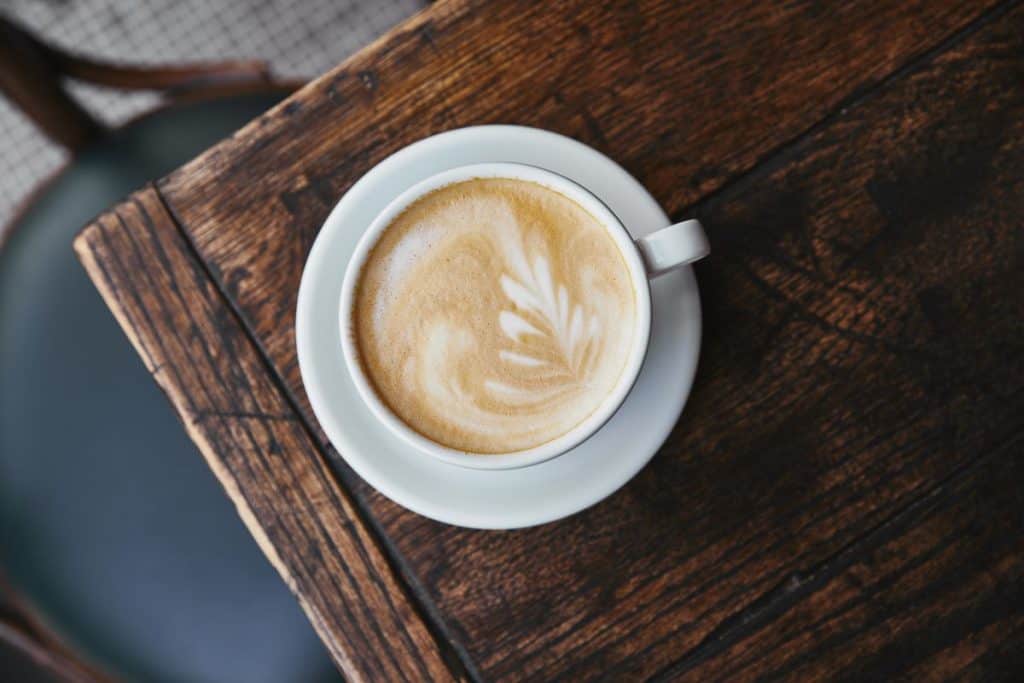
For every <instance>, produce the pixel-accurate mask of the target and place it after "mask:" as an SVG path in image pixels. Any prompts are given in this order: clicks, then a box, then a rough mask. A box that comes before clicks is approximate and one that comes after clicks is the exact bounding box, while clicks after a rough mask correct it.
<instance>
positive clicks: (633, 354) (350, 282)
mask: <svg viewBox="0 0 1024 683" xmlns="http://www.w3.org/2000/svg"><path fill="white" fill-rule="evenodd" d="M477 178H509V179H513V180H524V181H528V182H535V183H537V184H539V185H542V186H545V187H547V188H549V189H551V190H553V191H555V192H558V193H560V194H563V195H565V196H567V197H569V198H570V199H572V200H573V201H576V202H577V203H578V204H580V205H581V206H582V207H583V208H584V209H585V210H586V211H587V212H589V213H590V214H591V215H593V216H594V217H595V218H597V219H598V221H599V222H600V223H601V224H602V225H603V226H604V228H605V229H606V230H607V231H608V233H609V235H610V236H611V237H612V239H613V240H614V241H615V243H616V245H617V246H618V247H619V252H620V253H621V254H622V257H623V259H624V260H625V261H626V265H627V269H628V270H629V273H630V278H631V281H632V284H633V291H634V295H635V298H636V319H635V321H636V324H635V326H634V331H633V332H634V341H633V345H632V348H631V349H630V355H629V358H627V360H626V365H625V366H624V367H623V370H622V373H621V374H620V376H619V380H618V382H617V383H616V385H615V388H614V389H613V390H612V391H611V392H609V394H608V395H607V396H605V397H604V399H603V400H602V401H601V403H600V404H599V405H598V407H597V409H595V410H594V411H593V412H592V413H591V414H590V415H589V416H587V417H586V418H585V419H584V420H583V421H582V422H580V423H579V424H577V425H576V426H575V427H573V428H572V429H570V430H569V431H567V432H565V433H564V434H562V435H560V436H558V437H557V438H555V439H552V440H551V441H546V442H544V443H542V444H540V445H538V446H533V447H531V448H527V449H522V450H517V451H508V452H503V453H478V452H473V451H465V450H460V449H456V448H452V447H450V446H445V445H443V444H440V443H438V442H436V441H434V440H432V439H430V438H428V437H426V436H424V435H422V434H420V433H419V432H417V431H416V430H415V429H413V428H412V427H411V426H409V425H408V424H406V422H405V421H404V420H402V418H400V417H399V416H398V415H396V414H395V413H394V412H393V411H392V410H391V409H390V408H389V407H388V406H387V405H386V404H385V403H384V401H383V400H382V399H381V398H380V397H379V396H378V395H377V392H376V390H375V389H374V388H373V385H372V382H371V381H370V379H369V378H368V377H367V376H366V373H365V371H364V369H363V366H362V363H361V362H360V360H359V356H358V351H357V348H356V342H355V332H354V329H353V327H354V326H353V316H352V315H351V312H352V310H353V308H354V297H355V290H356V285H357V284H358V281H359V276H360V275H361V273H362V270H363V267H364V266H365V264H366V260H367V258H368V256H369V253H370V251H371V250H372V249H373V247H374V246H375V245H376V244H377V242H378V240H379V239H380V236H381V235H382V234H383V232H384V231H385V229H386V228H387V227H388V226H389V225H390V224H391V223H392V221H393V220H394V219H395V218H397V217H398V216H399V215H400V214H401V213H402V212H403V211H404V210H405V209H406V208H408V207H409V206H410V205H411V204H412V203H413V202H415V201H417V200H418V199H420V198H421V197H423V196H425V195H427V194H429V193H430V192H433V191H435V190H439V189H441V188H443V187H446V186H448V185H452V184H455V183H459V182H465V181H468V180H473V179H477ZM338 303H339V307H338V320H339V325H340V331H341V346H342V353H343V356H344V360H345V366H346V368H347V369H348V371H349V376H350V377H351V378H352V380H353V383H354V384H355V386H356V389H357V391H358V393H359V395H360V397H361V398H362V400H363V402H364V403H365V404H366V405H367V406H368V407H369V408H370V412H372V413H373V415H374V416H375V417H376V418H377V419H378V420H380V421H381V422H382V423H383V424H384V425H385V426H386V427H387V428H388V429H389V430H390V431H391V432H392V433H393V434H395V435H396V436H398V437H399V438H400V439H402V440H403V441H405V442H406V443H407V444H409V445H411V446H413V447H415V448H416V449H417V450H419V451H420V452H423V453H425V454H427V455H430V456H432V457H435V458H437V459H438V460H441V461H442V462H446V463H448V464H451V465H457V466H459V467H465V468H469V469H477V470H502V469H518V468H522V467H529V466H531V465H536V464H539V463H542V462H545V461H547V460H550V459H552V458H555V457H558V456H559V455H562V454H563V453H566V452H568V451H570V450H572V449H573V448H575V447H576V446H578V445H580V444H581V443H583V442H584V441H586V440H587V439H589V438H590V437H591V436H593V435H594V434H595V433H597V432H598V431H599V430H600V429H601V427H603V426H604V424H605V423H607V422H608V420H610V419H611V418H612V416H613V415H614V414H615V413H616V411H618V409H619V408H620V407H621V405H622V403H623V402H624V401H625V399H626V397H627V396H628V395H629V393H630V391H631V390H632V388H633V386H634V384H635V383H636V380H637V378H638V377H639V375H640V370H641V368H642V366H643V362H644V359H645V358H646V355H647V349H648V346H649V343H650V335H651V291H650V282H649V279H648V275H647V270H646V268H645V267H644V264H643V260H642V258H641V256H640V252H639V250H638V248H637V246H636V244H635V242H634V241H633V238H632V237H631V236H630V234H629V232H628V231H627V229H626V227H625V226H624V225H623V223H622V221H621V220H619V218H618V216H616V215H615V213H614V212H613V211H612V210H611V209H610V208H609V207H608V206H607V205H606V204H605V203H604V202H603V201H601V200H600V199H599V198H598V197H597V196H596V195H594V194H593V193H592V192H590V191H589V190H588V189H586V188H585V187H583V186H582V185H580V184H579V183H577V182H576V181H574V180H572V179H570V178H567V177H566V176H563V175H561V174H559V173H555V172H554V171H550V170H548V169H545V168H541V167H539V166H533V165H530V164H523V163H517V162H493V163H477V164H469V165H465V166H458V167H456V168H452V169H448V170H446V171H442V172H440V173H436V174H434V175H432V176H430V177H428V178H425V179H423V180H421V181H419V182H417V183H415V184H413V185H412V186H411V187H409V188H407V189H406V190H404V191H403V192H401V193H400V194H399V195H398V196H397V197H395V198H394V199H392V200H391V201H390V202H389V203H388V204H387V206H385V207H384V209H383V210H382V211H381V212H380V213H378V214H377V216H376V217H375V218H374V219H373V221H372V222H371V223H370V225H369V227H368V228H367V229H366V230H365V231H364V232H363V234H362V235H361V236H360V238H359V241H358V242H357V244H356V247H355V250H354V251H353V253H352V256H351V258H350V259H349V262H348V264H347V265H346V267H345V275H344V279H343V281H342V287H341V296H340V297H339V302H338Z"/></svg>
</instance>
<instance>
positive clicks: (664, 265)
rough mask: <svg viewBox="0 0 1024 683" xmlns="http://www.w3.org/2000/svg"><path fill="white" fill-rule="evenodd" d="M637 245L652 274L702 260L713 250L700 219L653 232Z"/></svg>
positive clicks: (649, 274) (650, 275) (654, 275)
mask: <svg viewBox="0 0 1024 683" xmlns="http://www.w3.org/2000/svg"><path fill="white" fill-rule="evenodd" d="M636 246H637V248H639V249H640V254H641V255H642V256H643V261H644V266H645V267H646V268H647V277H650V278H653V277H657V276H659V275H661V274H662V273H666V272H668V271H670V270H672V269H673V268H678V267H679V266H685V265H686V264H687V263H693V262H694V261H699V260H700V259H702V258H704V257H705V256H707V255H708V254H710V253H711V247H710V245H709V244H708V238H707V235H705V234H704V226H702V225H701V224H700V221H698V220H688V221H683V222H682V223H676V224H675V225H670V226H668V227H667V228H662V229H661V230H657V231H655V232H652V233H651V234H650V235H647V236H646V237H641V238H640V239H638V240H636Z"/></svg>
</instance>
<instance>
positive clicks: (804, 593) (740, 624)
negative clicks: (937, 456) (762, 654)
mask: <svg viewBox="0 0 1024 683" xmlns="http://www.w3.org/2000/svg"><path fill="white" fill-rule="evenodd" d="M1022 443H1024V432H1020V433H1017V434H1015V435H1012V436H1011V437H1010V438H1009V439H1008V440H1007V441H1006V442H1004V443H1003V444H1002V445H1001V446H998V447H996V448H995V449H993V450H992V451H990V452H989V453H987V454H985V455H982V456H980V457H978V458H975V459H974V460H972V461H970V462H968V463H965V464H963V465H961V466H960V467H958V468H957V469H955V470H953V471H952V472H951V473H950V474H949V475H947V476H946V477H945V478H944V479H942V480H941V481H940V482H938V483H937V484H935V485H933V486H932V487H930V488H929V489H928V490H927V491H925V492H923V493H921V494H919V495H918V496H917V497H915V498H914V499H913V500H911V501H910V502H908V503H907V504H906V505H904V506H903V507H901V508H900V509H898V510H896V511H895V512H893V513H892V514H891V515H889V516H888V517H886V518H885V519H884V520H882V521H881V522H879V523H878V524H876V525H875V526H874V527H872V528H870V529H868V530H867V531H865V532H864V533H863V534H861V535H860V536H857V537H856V538H854V539H852V540H850V542H849V543H847V544H846V545H844V546H843V547H842V548H840V549H839V550H837V551H836V552H835V553H833V554H832V555H830V556H828V557H826V558H824V559H823V560H821V561H820V562H818V563H816V564H814V565H812V566H810V567H807V568H806V569H802V570H798V571H794V572H791V573H790V574H789V576H787V577H786V578H785V579H784V580H783V581H781V582H780V583H779V584H777V585H776V586H775V587H774V588H772V589H771V590H769V591H767V592H765V593H764V594H763V595H761V596H760V597H759V598H757V599H756V600H754V601H753V602H751V603H750V604H748V605H747V606H746V607H745V608H744V609H742V610H740V611H739V612H737V613H736V614H733V615H732V616H730V617H728V618H726V619H725V620H723V621H722V622H721V623H720V624H719V625H718V626H717V627H716V628H715V629H714V630H712V631H711V632H710V633H708V634H707V635H706V636H705V637H704V638H703V639H702V640H701V642H700V643H698V644H697V646H696V647H694V648H693V649H691V650H690V651H689V652H688V653H687V654H686V655H685V656H684V657H682V658H681V659H679V660H677V661H676V662H674V663H672V664H671V665H669V666H668V667H666V668H664V669H662V670H661V671H659V672H657V673H656V674H654V675H653V676H651V677H650V678H649V679H648V680H649V681H652V682H659V681H668V680H672V679H674V678H676V677H678V676H680V675H682V674H684V673H686V672H687V671H689V670H691V669H693V668H694V667H696V666H698V665H699V664H701V663H702V662H704V661H705V660H707V659H710V658H711V657H713V656H715V655H717V654H719V653H720V652H722V651H724V650H725V649H727V648H728V647H729V646H731V645H733V644H735V643H737V642H739V641H741V640H744V639H745V638H747V637H749V636H751V635H752V634H754V633H756V632H757V631H759V630H760V629H762V628H764V627H765V626H767V625H768V624H770V623H771V622H773V621H774V620H775V619H777V618H778V617H780V616H781V615H782V614H784V613H785V612H786V611H788V610H789V609H790V608H791V607H793V606H794V605H796V604H798V603H799V602H801V601H802V600H804V599H805V598H807V597H808V596H809V595H811V594H813V593H814V592H815V591H816V590H818V589H819V588H821V587H822V586H824V585H825V584H826V583H828V582H829V581H830V580H831V579H833V578H835V577H836V576H837V575H839V574H840V573H842V572H843V570H845V569H847V568H848V567H850V566H851V565H852V564H854V563H855V562H856V561H857V560H859V559H860V558H862V557H864V556H865V555H866V554H868V553H870V552H871V551H872V550H874V549H876V548H878V547H880V546H882V545H883V544H885V543H886V542H888V541H890V540H892V539H893V538H895V537H896V536H898V535H900V534H901V533H903V532H905V531H906V530H907V529H909V528H910V527H912V526H913V525H914V523H915V522H916V521H918V520H920V519H921V518H922V517H923V516H924V515H926V514H927V513H928V512H930V511H932V510H933V509H935V507H936V506H937V505H938V504H939V503H940V502H941V501H942V500H943V499H944V498H945V497H946V496H948V495H950V490H951V489H952V488H954V487H955V485H956V484H957V483H958V482H960V481H962V480H964V479H966V478H967V477H968V476H969V475H970V474H971V473H972V472H974V471H975V470H978V469H980V468H981V467H983V466H984V465H986V464H988V463H990V462H992V461H993V460H995V459H997V458H998V457H1000V456H1001V455H1004V454H1006V453H1009V452H1011V451H1013V449H1014V448H1015V447H1020V445H1021V444H1022Z"/></svg>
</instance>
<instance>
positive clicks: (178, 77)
mask: <svg viewBox="0 0 1024 683" xmlns="http://www.w3.org/2000/svg"><path fill="white" fill-rule="evenodd" d="M66 79H75V80H80V81H86V82H91V83H95V84H99V85H104V86H109V87H113V88H120V89H126V90H136V89H144V90H161V91H164V92H165V93H166V94H168V95H169V96H170V97H171V99H175V100H178V99H184V98H189V99H191V98H198V99H202V98H217V97H226V96H229V95H235V94H244V93H250V92H264V91H281V90H282V89H285V88H295V87H298V85H299V83H297V82H281V81H275V80H273V79H272V78H271V76H270V72H269V69H268V67H267V65H266V64H265V63H263V62H259V61H231V62H219V63H213V64H191V65H185V66H175V67H158V68H149V67H146V68H139V67H131V66H124V65H113V64H107V63H103V62H99V61H95V60H92V59H89V58H86V57H82V56H78V55H72V54H69V53H67V52H64V51H62V50H59V49H57V48H54V47H53V46H50V45H47V44H45V43H44V42H42V41H41V40H39V39H38V38H36V37H35V36H33V35H32V34H31V33H30V32H29V31H27V30H26V29H24V28H22V27H21V26H18V25H17V24H15V23H14V22H13V21H11V20H10V19H8V18H5V17H4V16H3V15H2V14H0V92H3V93H4V94H6V95H7V97H9V98H10V99H11V100H12V101H13V102H14V103H15V104H16V105H17V106H18V107H19V108H20V109H22V110H23V111H24V112H25V113H26V115H28V116H29V118H31V119H32V120H33V122H34V123H35V124H36V125H37V126H38V127H39V128H40V130H42V132H43V133H45V134H46V135H47V137H49V138H50V139H51V140H53V141H54V142H56V143H58V144H60V145H61V146H63V147H65V148H67V149H69V150H71V151H74V150H78V149H81V148H82V147H83V146H84V145H87V144H89V143H91V142H93V141H95V140H97V139H98V138H101V137H102V136H103V135H104V134H105V133H106V132H107V131H106V127H105V126H104V125H103V123H102V122H101V121H99V120H98V119H97V118H95V117H94V116H93V115H92V114H90V113H89V112H88V111H87V110H86V109H85V108H83V107H82V106H80V105H79V104H78V103H77V102H76V101H75V100H74V98H72V97H71V96H70V95H69V94H68V92H67V90H65V87H64V83H65V80H66ZM0 234H2V233H0ZM2 246H3V245H2V243H0V248H2ZM69 248H70V246H69ZM2 651H14V652H17V653H19V654H20V655H22V657H23V659H25V660H26V661H29V662H32V663H33V664H34V665H35V666H36V667H38V668H39V669H40V670H41V671H45V672H46V673H47V674H49V675H48V676H47V679H48V680H59V681H68V682H72V683H86V682H88V683H111V682H112V681H113V679H111V678H110V677H109V676H108V675H106V674H104V673H103V672H102V671H100V670H99V669H98V668H96V667H95V666H93V665H92V664H90V663H89V662H87V661H86V660H85V659H83V658H82V657H81V656H79V655H78V654H77V653H76V652H75V651H74V650H73V649H71V648H70V647H68V646H67V645H66V644H65V643H64V642H63V641H62V639H61V638H60V637H59V636H57V635H56V634H55V633H54V632H53V631H52V630H51V629H49V628H48V627H47V626H46V625H45V624H44V623H43V620H42V619H41V618H39V616H38V615H37V614H36V613H35V611H34V610H33V609H32V608H31V606H30V605H29V604H28V603H27V602H26V601H25V600H24V599H23V598H22V597H21V596H20V595H19V594H18V593H17V592H16V591H15V590H14V588H13V586H12V585H11V584H10V582H9V581H7V580H5V579H4V577H3V575H2V572H0V652H2Z"/></svg>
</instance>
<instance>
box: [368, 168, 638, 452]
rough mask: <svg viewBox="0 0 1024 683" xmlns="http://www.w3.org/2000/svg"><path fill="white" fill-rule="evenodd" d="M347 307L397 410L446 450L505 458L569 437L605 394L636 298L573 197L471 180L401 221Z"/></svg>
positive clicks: (622, 358)
mask: <svg viewBox="0 0 1024 683" xmlns="http://www.w3.org/2000/svg"><path fill="white" fill-rule="evenodd" d="M352 315H353V322H354V329H355V337H356V339H355V341H356V346H357V348H358V350H359V355H360V360H361V362H362V364H363V367H364V369H365V370H366V373H367V375H368V376H369V377H370V380H371V382H372V383H373V385H374V388H375V389H376V391H377V393H378V395H379V396H380V398H381V399H382V400H383V401H384V402H385V403H386V404H387V405H388V407H389V408H391V410H392V411H393V412H394V413H395V414H396V415H398V416H399V417H400V418H401V419H402V420H403V421H404V422H406V424H408V425H409V426H410V427H412V428H413V429H414V430H416V431H418V432H420V433H421V434H423V435H424V436H426V437H428V438H430V439H432V440H434V441H436V442H438V443H441V444H443V445H446V446H449V447H452V448H457V449H460V450H466V451H471V452H479V453H502V452H510V451H516V450H523V449H526V448H531V447H534V446H539V445H541V444H543V443H546V442H548V441H551V440H552V439H555V438H557V437H559V436H561V435H562V434H565V433H566V432H568V431H570V430H572V429H573V428H574V427H575V426H576V425H578V424H579V423H580V422H582V421H583V420H585V419H586V418H587V417H588V416H589V415H590V414H592V413H593V412H594V411H595V410H596V409H597V408H598V406H599V405H600V404H601V402H602V401H603V399H604V398H605V397H606V396H607V395H608V394H609V393H611V391H612V390H613V389H614V388H615V386H616V384H617V383H618V381H619V378H620V376H621V374H622V371H623V368H624V366H625V363H626V359H627V357H628V355H629V352H630V349H631V345H632V343H633V333H634V328H635V322H634V320H635V316H636V294H635V292H634V289H633V285H632V281H631V279H630V276H629V271H628V268H627V266H626V263H625V260H624V259H623V257H622V254H621V253H620V252H619V249H618V247H617V245H616V244H615V242H614V240H613V239H612V237H611V236H610V235H609V234H608V232H607V230H606V229H605V228H604V227H603V226H602V225H601V223H600V222H598V221H597V219H595V218H594V217H593V216H591V215H590V214H589V213H588V212H587V211H586V210H584V209H583V208H582V207H581V206H579V205H578V204H576V203H575V202H574V201H572V200H571V199H569V198H567V197H565V196H564V195H561V194H559V193H557V192H555V191H553V190H550V189H548V188H545V187H543V186H541V185H537V184H534V183H530V182H526V181H520V180H511V179H476V180H470V181H465V182H461V183H456V184H454V185H449V186H447V187H444V188H442V189H440V190H437V191H435V192H433V193H431V194H428V195H426V196H425V197H422V198H420V199H419V200H417V201H416V202H415V203H414V204H413V205H412V206H411V207H409V208H408V209H407V210H406V211H405V212H404V213H402V214H401V215H400V216H399V217H398V218H396V219H395V221H394V222H393V223H392V224H391V225H390V226H389V227H388V228H387V229H386V230H385V232H384V233H383V235H382V237H381V239H380V240H379V241H378V243H377V245H375V246H374V248H373V249H372V250H371V252H370V254H369V256H368V258H367V262H366V264H365V265H364V267H363V271H362V273H361V274H360V280H359V285H358V287H357V292H356V303H355V307H354V309H353V313H352Z"/></svg>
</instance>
